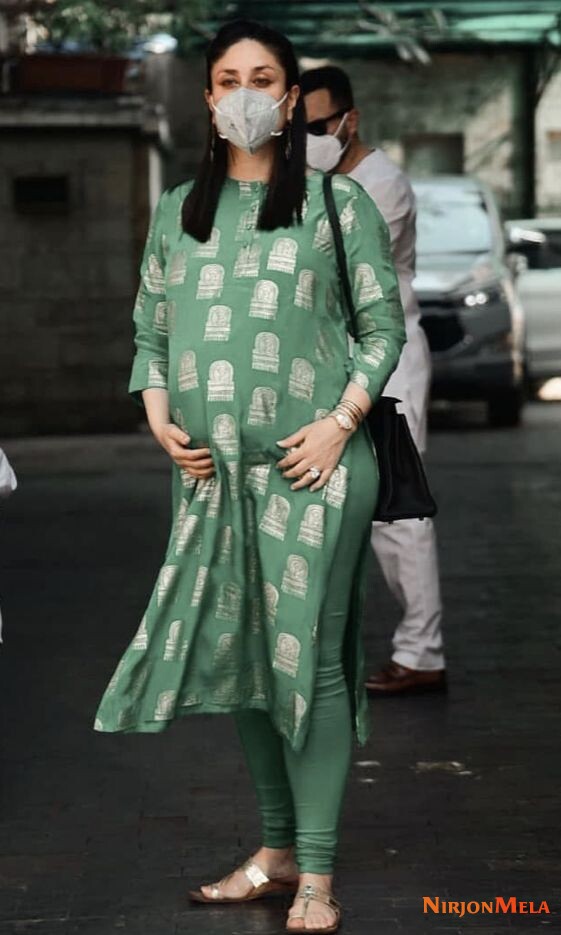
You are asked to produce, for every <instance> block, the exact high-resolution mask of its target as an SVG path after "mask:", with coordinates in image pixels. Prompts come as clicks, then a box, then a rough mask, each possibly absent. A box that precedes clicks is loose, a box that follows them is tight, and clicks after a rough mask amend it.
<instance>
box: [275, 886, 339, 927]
mask: <svg viewBox="0 0 561 935" xmlns="http://www.w3.org/2000/svg"><path fill="white" fill-rule="evenodd" d="M294 899H295V900H297V899H303V900H304V910H303V913H302V914H300V913H296V912H295V913H293V914H292V916H290V919H297V918H298V919H299V918H302V920H303V925H302V926H301V927H300V928H294V927H293V926H288V924H287V926H286V929H287V931H288V932H306V933H307V935H314V933H316V935H320V933H321V935H327V933H328V932H336V931H337V929H338V928H339V923H340V921H341V903H340V902H338V900H336V899H335V897H334V896H332V895H331V893H328V892H327V890H322V889H320V888H319V887H317V886H314V885H313V884H312V883H306V885H305V886H303V887H302V889H300V890H298V892H297V893H296V896H295V897H294ZM311 899H315V900H317V902H320V903H324V904H325V905H326V906H330V908H331V909H334V910H335V922H334V923H333V925H328V926H327V927H323V928H309V927H308V926H307V925H306V913H307V911H308V905H309V902H310V900H311Z"/></svg>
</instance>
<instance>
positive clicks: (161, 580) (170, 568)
mask: <svg viewBox="0 0 561 935" xmlns="http://www.w3.org/2000/svg"><path fill="white" fill-rule="evenodd" d="M178 570H179V568H178V566H177V565H163V566H162V568H161V569H160V574H159V576H158V585H157V601H158V606H159V605H160V604H162V603H163V601H164V600H165V598H166V597H167V595H168V593H169V591H170V588H171V586H172V584H173V581H174V578H175V576H176V575H177V572H178Z"/></svg>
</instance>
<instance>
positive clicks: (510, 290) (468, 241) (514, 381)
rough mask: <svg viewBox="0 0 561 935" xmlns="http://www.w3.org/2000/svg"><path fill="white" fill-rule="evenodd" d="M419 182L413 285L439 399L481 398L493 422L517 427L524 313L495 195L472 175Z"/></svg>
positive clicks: (521, 400) (522, 376) (522, 395)
mask: <svg viewBox="0 0 561 935" xmlns="http://www.w3.org/2000/svg"><path fill="white" fill-rule="evenodd" d="M412 182H413V188H414V191H415V195H416V198H417V275H416V278H415V281H414V283H413V285H414V289H415V292H416V294H417V297H418V300H419V303H420V306H421V315H422V317H421V324H422V325H423V327H424V329H425V332H426V335H427V338H428V342H429V346H430V349H431V354H432V363H433V382H432V397H433V398H434V399H449V400H460V399H462V400H463V399H481V400H484V401H485V402H486V403H487V413H488V418H489V421H490V423H491V424H492V425H496V426H498V425H516V424H518V422H519V421H520V415H521V411H522V407H523V405H524V401H525V398H526V382H527V381H526V374H525V356H524V347H525V333H524V332H525V326H524V313H523V309H522V305H521V302H520V299H519V297H518V295H517V292H516V289H515V284H514V280H515V276H516V262H510V260H511V259H512V260H515V257H512V258H509V257H508V256H507V254H506V248H505V240H504V237H503V230H502V226H501V221H500V218H499V213H498V210H497V205H496V202H495V199H494V197H493V194H492V192H491V190H490V189H489V188H488V186H487V185H485V184H484V183H482V182H481V181H479V180H478V179H475V178H473V177H471V176H463V175H458V176H454V175H442V176H436V177H432V178H423V179H413V180H412Z"/></svg>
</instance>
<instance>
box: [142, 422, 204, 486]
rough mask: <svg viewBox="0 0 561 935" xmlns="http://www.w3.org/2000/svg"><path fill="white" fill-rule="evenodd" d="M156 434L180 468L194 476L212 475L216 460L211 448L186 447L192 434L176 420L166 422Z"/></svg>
mask: <svg viewBox="0 0 561 935" xmlns="http://www.w3.org/2000/svg"><path fill="white" fill-rule="evenodd" d="M155 434H156V438H157V440H158V441H159V443H160V445H161V446H162V448H164V449H165V450H166V451H167V453H168V454H169V456H170V458H172V459H173V461H175V463H176V464H177V465H178V466H179V467H180V468H183V469H184V470H185V471H187V473H188V474H192V476H193V477H212V475H213V474H214V462H213V460H212V456H211V454H210V448H186V447H185V446H186V445H188V444H189V442H190V441H191V436H190V435H188V433H187V432H184V431H183V429H181V428H180V427H179V426H178V425H175V423H174V422H166V423H165V424H164V425H162V426H161V427H160V428H159V429H158V432H157V433H155Z"/></svg>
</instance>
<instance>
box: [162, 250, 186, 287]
mask: <svg viewBox="0 0 561 935" xmlns="http://www.w3.org/2000/svg"><path fill="white" fill-rule="evenodd" d="M186 273H187V251H186V250H177V251H176V252H175V253H173V254H172V256H171V259H170V261H169V263H168V264H167V269H166V278H167V284H168V286H182V285H183V283H184V282H185V275H186Z"/></svg>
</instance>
